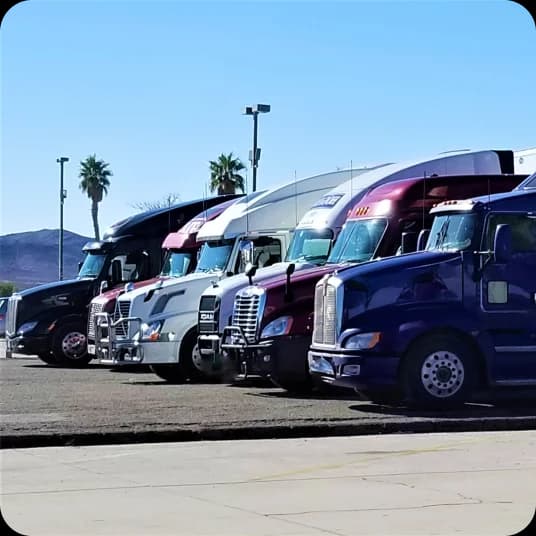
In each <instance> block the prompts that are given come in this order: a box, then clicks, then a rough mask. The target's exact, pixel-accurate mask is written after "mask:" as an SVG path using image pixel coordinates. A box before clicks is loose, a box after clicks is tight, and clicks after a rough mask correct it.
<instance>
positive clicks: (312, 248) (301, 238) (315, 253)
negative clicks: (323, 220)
mask: <svg viewBox="0 0 536 536" xmlns="http://www.w3.org/2000/svg"><path fill="white" fill-rule="evenodd" d="M332 239H333V231H332V230H331V229H298V230H297V231H296V232H295V233H294V236H293V237H292V241H291V242H290V246H289V247H288V253H287V258H286V259H285V260H286V261H287V262H300V261H309V262H314V263H316V264H324V263H325V262H326V260H327V258H328V255H329V250H330V248H331V241H332Z"/></svg>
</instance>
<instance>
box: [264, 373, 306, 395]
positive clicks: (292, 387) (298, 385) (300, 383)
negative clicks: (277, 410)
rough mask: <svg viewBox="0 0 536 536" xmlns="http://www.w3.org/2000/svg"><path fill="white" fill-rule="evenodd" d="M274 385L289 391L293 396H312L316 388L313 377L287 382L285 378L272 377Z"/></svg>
mask: <svg viewBox="0 0 536 536" xmlns="http://www.w3.org/2000/svg"><path fill="white" fill-rule="evenodd" d="M270 379H271V380H272V383H273V384H275V385H277V386H278V387H281V389H284V390H285V391H288V392H289V393H290V394H291V395H308V394H311V393H312V391H313V388H314V384H313V381H312V379H311V376H309V377H308V378H304V379H302V380H294V381H293V380H286V379H285V378H277V377H273V376H271V377H270Z"/></svg>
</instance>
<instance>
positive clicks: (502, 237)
mask: <svg viewBox="0 0 536 536" xmlns="http://www.w3.org/2000/svg"><path fill="white" fill-rule="evenodd" d="M493 252H494V255H495V262H498V263H506V262H508V261H509V260H510V259H511V257H512V229H511V228H510V226H509V225H507V224H504V223H502V224H500V225H497V229H495V237H494V240H493Z"/></svg>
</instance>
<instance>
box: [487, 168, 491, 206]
mask: <svg viewBox="0 0 536 536" xmlns="http://www.w3.org/2000/svg"><path fill="white" fill-rule="evenodd" d="M490 202H491V177H490V176H489V175H488V203H490Z"/></svg>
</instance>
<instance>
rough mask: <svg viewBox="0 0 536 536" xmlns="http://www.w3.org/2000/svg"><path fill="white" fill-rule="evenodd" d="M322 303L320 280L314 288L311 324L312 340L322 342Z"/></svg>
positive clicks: (322, 286)
mask: <svg viewBox="0 0 536 536" xmlns="http://www.w3.org/2000/svg"><path fill="white" fill-rule="evenodd" d="M323 305H324V283H323V282H322V281H321V282H320V283H318V284H317V285H316V288H315V309H314V325H313V342H318V343H320V344H322V340H323V339H322V337H323V336H324V317H323V315H322V308H323Z"/></svg>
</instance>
